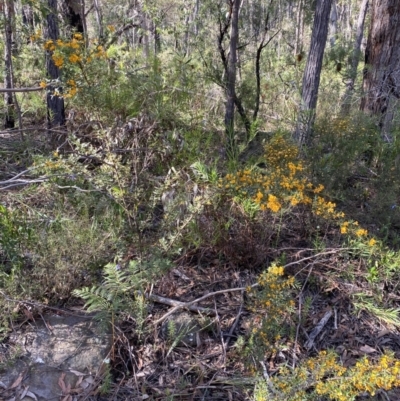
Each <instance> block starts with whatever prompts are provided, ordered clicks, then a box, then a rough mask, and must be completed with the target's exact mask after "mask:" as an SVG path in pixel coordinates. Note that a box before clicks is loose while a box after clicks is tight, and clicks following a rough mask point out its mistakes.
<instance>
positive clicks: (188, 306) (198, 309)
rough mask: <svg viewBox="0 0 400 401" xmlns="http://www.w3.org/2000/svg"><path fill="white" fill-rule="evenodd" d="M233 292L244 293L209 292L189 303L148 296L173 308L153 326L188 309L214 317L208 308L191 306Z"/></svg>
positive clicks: (229, 290)
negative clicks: (177, 312) (175, 313)
mask: <svg viewBox="0 0 400 401" xmlns="http://www.w3.org/2000/svg"><path fill="white" fill-rule="evenodd" d="M256 286H258V283H256V284H253V286H252V287H256ZM234 291H246V288H245V287H239V288H229V289H227V290H219V291H215V292H210V293H209V294H206V295H203V296H202V297H200V298H197V299H195V300H193V301H189V302H181V301H175V300H173V299H170V298H164V297H160V296H159V295H154V294H151V295H149V296H148V298H149V299H151V300H153V301H156V302H159V303H162V304H165V305H170V306H173V308H172V309H171V310H169V311H168V312H167V313H165V314H164V315H163V316H162V317H161V318H160V319H158V320H156V321H155V322H154V325H157V324H159V323H161V322H162V321H164V320H165V319H166V318H167V317H168V316H170V315H172V314H173V313H174V312H176V311H177V310H179V309H183V308H185V309H189V310H192V311H194V312H202V313H207V314H209V315H215V312H214V311H213V310H212V309H209V308H202V307H199V306H195V307H193V304H195V303H197V302H200V301H203V300H204V299H207V298H210V297H213V296H215V295H220V294H225V293H227V292H234Z"/></svg>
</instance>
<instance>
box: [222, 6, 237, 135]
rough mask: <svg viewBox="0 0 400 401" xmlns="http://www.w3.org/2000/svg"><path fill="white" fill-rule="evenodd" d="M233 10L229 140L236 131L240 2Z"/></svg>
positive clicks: (227, 121) (227, 118)
mask: <svg viewBox="0 0 400 401" xmlns="http://www.w3.org/2000/svg"><path fill="white" fill-rule="evenodd" d="M231 4H232V9H231V15H232V17H231V39H230V43H229V56H228V68H227V79H226V108H225V131H226V134H227V137H228V138H233V136H234V130H235V123H234V117H235V97H236V96H235V85H236V64H237V56H236V50H237V44H238V40H239V6H240V0H232V2H231Z"/></svg>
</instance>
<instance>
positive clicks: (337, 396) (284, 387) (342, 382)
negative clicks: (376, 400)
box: [271, 351, 400, 401]
mask: <svg viewBox="0 0 400 401" xmlns="http://www.w3.org/2000/svg"><path fill="white" fill-rule="evenodd" d="M271 385H272V386H273V387H275V388H276V389H279V390H280V394H279V397H280V398H279V400H285V401H289V400H290V401H292V400H297V399H298V400H300V399H303V398H302V397H304V396H305V395H306V394H308V396H309V398H307V399H315V398H316V397H318V398H320V397H326V398H327V399H329V400H336V401H354V400H355V399H356V398H357V396H359V395H361V394H363V393H365V392H367V393H369V394H370V395H371V396H374V395H375V393H376V392H377V391H378V390H380V389H382V390H385V391H388V390H391V389H393V388H395V387H399V386H400V361H399V360H398V359H397V358H396V357H395V356H394V355H393V354H391V353H385V354H384V355H382V356H381V357H380V358H379V359H378V360H377V361H373V360H371V359H368V358H366V357H364V358H362V359H360V360H359V361H358V362H357V363H356V364H355V365H354V366H352V367H348V368H346V367H344V366H343V365H342V364H341V363H340V362H339V360H338V357H337V355H336V354H335V353H334V352H333V351H321V352H320V353H319V354H318V355H317V356H316V357H314V358H309V359H307V360H306V361H304V362H303V363H302V364H300V365H299V366H298V367H296V368H295V369H293V370H289V369H288V368H286V367H283V368H281V369H280V372H279V375H275V376H273V377H272V378H271ZM271 399H272V400H275V398H273V397H272V398H271ZM276 400H277V399H276Z"/></svg>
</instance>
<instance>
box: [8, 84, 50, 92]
mask: <svg viewBox="0 0 400 401" xmlns="http://www.w3.org/2000/svg"><path fill="white" fill-rule="evenodd" d="M43 89H46V88H42V87H41V86H38V87H34V88H0V93H10V92H39V91H42V90H43Z"/></svg>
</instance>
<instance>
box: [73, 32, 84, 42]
mask: <svg viewBox="0 0 400 401" xmlns="http://www.w3.org/2000/svg"><path fill="white" fill-rule="evenodd" d="M74 39H76V40H83V36H82V34H81V33H74Z"/></svg>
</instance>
